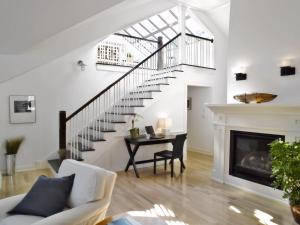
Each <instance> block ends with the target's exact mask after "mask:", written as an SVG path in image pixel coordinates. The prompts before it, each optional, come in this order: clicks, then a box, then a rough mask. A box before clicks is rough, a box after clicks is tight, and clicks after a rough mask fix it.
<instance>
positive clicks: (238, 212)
mask: <svg viewBox="0 0 300 225" xmlns="http://www.w3.org/2000/svg"><path fill="white" fill-rule="evenodd" d="M229 210H231V211H233V212H235V213H237V214H241V213H242V212H241V210H239V209H238V208H237V207H235V206H233V205H231V206H229Z"/></svg>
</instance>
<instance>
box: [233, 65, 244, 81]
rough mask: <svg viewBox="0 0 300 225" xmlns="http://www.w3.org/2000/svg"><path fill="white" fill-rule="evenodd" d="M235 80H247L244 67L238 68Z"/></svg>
mask: <svg viewBox="0 0 300 225" xmlns="http://www.w3.org/2000/svg"><path fill="white" fill-rule="evenodd" d="M235 80H237V81H240V80H247V73H246V68H245V67H241V68H240V69H239V72H238V73H235Z"/></svg>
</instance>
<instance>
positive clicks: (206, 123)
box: [187, 86, 213, 155]
mask: <svg viewBox="0 0 300 225" xmlns="http://www.w3.org/2000/svg"><path fill="white" fill-rule="evenodd" d="M187 97H188V99H187V107H188V109H187V132H188V141H187V150H188V153H193V152H196V153H200V154H205V155H213V114H212V112H211V111H210V110H209V109H208V108H207V107H206V106H205V104H207V103H212V88H211V87H203V86H188V88H187Z"/></svg>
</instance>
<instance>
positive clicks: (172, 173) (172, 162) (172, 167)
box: [171, 159, 174, 177]
mask: <svg viewBox="0 0 300 225" xmlns="http://www.w3.org/2000/svg"><path fill="white" fill-rule="evenodd" d="M171 177H174V160H173V159H171Z"/></svg>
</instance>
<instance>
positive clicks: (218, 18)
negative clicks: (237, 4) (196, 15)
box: [207, 2, 230, 35]
mask: <svg viewBox="0 0 300 225" xmlns="http://www.w3.org/2000/svg"><path fill="white" fill-rule="evenodd" d="M207 14H208V15H209V16H210V18H211V19H212V20H213V21H214V22H215V24H216V25H217V26H218V27H219V28H220V29H221V30H222V31H223V33H224V34H226V35H228V33H229V21H230V2H228V3H226V4H223V5H221V6H219V7H215V8H213V9H211V10H209V11H208V12H207Z"/></svg>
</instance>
